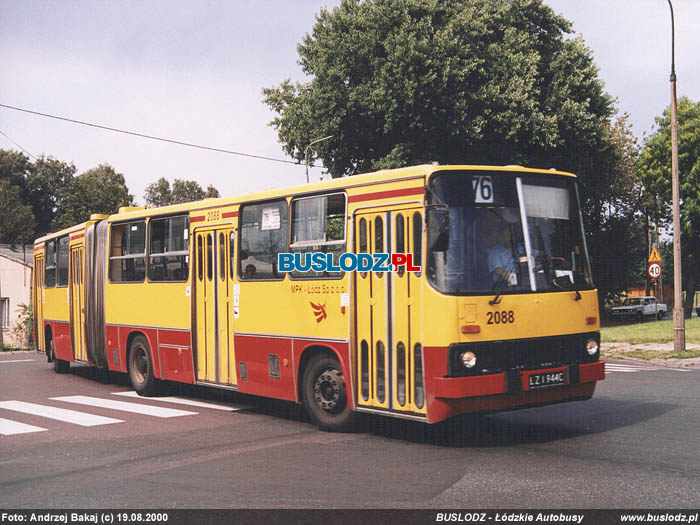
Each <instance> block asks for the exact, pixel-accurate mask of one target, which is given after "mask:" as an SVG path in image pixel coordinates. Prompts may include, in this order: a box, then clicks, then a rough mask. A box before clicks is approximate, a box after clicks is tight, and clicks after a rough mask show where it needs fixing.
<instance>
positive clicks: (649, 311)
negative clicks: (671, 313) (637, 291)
mask: <svg viewBox="0 0 700 525" xmlns="http://www.w3.org/2000/svg"><path fill="white" fill-rule="evenodd" d="M666 312H668V308H667V307H666V305H665V304H663V303H659V302H657V300H656V297H651V296H644V297H628V298H627V299H625V300H624V301H623V303H622V306H615V307H614V308H613V309H612V314H613V317H618V318H620V317H636V318H637V319H638V320H639V321H641V320H642V319H644V317H646V316H650V315H655V316H656V318H657V319H663V317H664V315H666Z"/></svg>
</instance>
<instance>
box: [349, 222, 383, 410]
mask: <svg viewBox="0 0 700 525" xmlns="http://www.w3.org/2000/svg"><path fill="white" fill-rule="evenodd" d="M387 218H388V213H386V212H369V213H368V212H362V213H357V214H356V215H355V252H356V253H371V254H375V253H385V252H386V251H387V250H386V248H387V246H386V232H387V225H386V221H387ZM388 287H389V278H388V274H386V273H382V272H357V274H356V276H355V320H356V332H355V352H356V354H355V356H356V358H355V363H356V370H355V372H356V374H355V377H356V378H357V381H356V392H357V403H358V405H359V406H366V407H374V408H380V409H382V408H384V409H386V408H389V399H390V393H389V377H390V376H389V367H388V363H389V359H388V353H387V348H388V347H389V344H390V343H389V335H390V334H389V325H388V312H389V290H388Z"/></svg>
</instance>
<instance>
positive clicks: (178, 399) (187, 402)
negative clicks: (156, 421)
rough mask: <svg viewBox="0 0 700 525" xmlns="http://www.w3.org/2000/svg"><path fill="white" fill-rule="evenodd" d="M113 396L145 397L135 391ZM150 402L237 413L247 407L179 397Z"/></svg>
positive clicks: (155, 399) (159, 398)
mask: <svg viewBox="0 0 700 525" xmlns="http://www.w3.org/2000/svg"><path fill="white" fill-rule="evenodd" d="M112 395H115V396H125V397H135V398H140V399H143V397H141V396H140V395H138V394H137V393H136V392H134V391H133V390H132V391H130V392H112ZM149 401H164V402H165V403H175V404H179V405H189V406H193V407H201V408H213V409H214V410H226V411H228V412H235V411H237V410H243V409H244V408H245V407H232V406H228V405H224V404H218V403H205V402H204V401H195V400H194V399H187V398H186V397H177V396H165V397H151V398H149Z"/></svg>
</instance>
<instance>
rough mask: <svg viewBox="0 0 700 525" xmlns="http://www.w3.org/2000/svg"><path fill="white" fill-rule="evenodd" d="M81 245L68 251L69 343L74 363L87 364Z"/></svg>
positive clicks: (82, 251)
mask: <svg viewBox="0 0 700 525" xmlns="http://www.w3.org/2000/svg"><path fill="white" fill-rule="evenodd" d="M84 253H85V251H84V248H83V245H79V246H72V247H71V249H70V275H69V277H68V286H69V287H70V291H69V297H70V325H71V342H72V343H73V358H74V359H75V360H76V361H82V362H84V363H86V362H87V352H86V348H85V331H84V327H85V304H84V301H85V298H84V295H83V273H84V266H83V254H84Z"/></svg>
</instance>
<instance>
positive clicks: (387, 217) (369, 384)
mask: <svg viewBox="0 0 700 525" xmlns="http://www.w3.org/2000/svg"><path fill="white" fill-rule="evenodd" d="M354 225H355V252H356V253H371V254H377V253H405V254H409V253H410V254H412V255H413V265H414V266H420V264H421V263H420V261H421V258H422V242H423V241H422V239H423V209H422V207H420V206H411V205H404V206H402V207H396V208H393V209H390V210H386V211H378V212H374V211H373V212H358V213H357V214H356V215H355V221H354ZM421 279H422V273H421V272H409V271H407V269H406V268H399V269H398V271H396V272H393V271H392V272H357V274H356V276H355V320H356V330H355V349H356V350H355V351H356V354H355V363H356V365H355V377H356V392H357V403H358V405H359V406H364V407H367V408H370V407H371V408H375V409H389V410H392V411H396V412H403V413H410V414H413V415H419V416H420V415H422V414H425V412H426V409H425V389H424V381H423V355H422V342H421V341H422V322H421V291H422V287H421V282H422V281H421Z"/></svg>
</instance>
